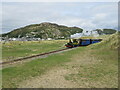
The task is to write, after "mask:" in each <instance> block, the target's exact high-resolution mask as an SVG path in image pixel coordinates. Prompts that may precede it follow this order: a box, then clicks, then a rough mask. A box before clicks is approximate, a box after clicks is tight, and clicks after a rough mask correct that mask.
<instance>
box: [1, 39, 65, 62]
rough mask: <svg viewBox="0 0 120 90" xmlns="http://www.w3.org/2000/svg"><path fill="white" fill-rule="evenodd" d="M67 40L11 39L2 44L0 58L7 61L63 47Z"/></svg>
mask: <svg viewBox="0 0 120 90" xmlns="http://www.w3.org/2000/svg"><path fill="white" fill-rule="evenodd" d="M65 43H67V40H53V41H27V42H22V41H11V42H8V43H6V44H3V45H2V60H3V61H8V60H12V59H16V58H21V57H25V56H30V55H34V54H39V53H44V52H48V51H52V50H57V49H61V48H65V47H64V44H65Z"/></svg>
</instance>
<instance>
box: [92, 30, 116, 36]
mask: <svg viewBox="0 0 120 90" xmlns="http://www.w3.org/2000/svg"><path fill="white" fill-rule="evenodd" d="M94 31H97V32H98V34H99V35H103V34H105V35H109V34H113V33H115V32H116V30H115V29H102V30H101V29H96V30H94Z"/></svg>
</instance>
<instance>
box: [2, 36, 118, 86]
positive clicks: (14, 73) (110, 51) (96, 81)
mask: <svg viewBox="0 0 120 90" xmlns="http://www.w3.org/2000/svg"><path fill="white" fill-rule="evenodd" d="M111 38H112V39H114V40H116V39H117V37H116V35H115V36H114V35H113V36H110V37H109V38H108V39H106V40H105V41H102V42H101V43H97V44H93V45H90V46H87V47H79V48H75V49H73V50H70V51H66V52H62V53H59V54H53V55H51V56H49V57H46V58H41V59H36V60H33V61H30V62H26V63H23V64H19V65H17V66H13V67H8V68H4V69H3V70H2V75H3V80H2V81H3V85H2V87H3V88H16V87H19V85H20V83H21V82H23V81H26V80H29V79H30V78H35V77H37V76H41V75H44V74H45V73H46V72H48V71H50V70H52V69H53V68H54V67H63V68H64V69H65V70H68V71H70V73H67V74H66V75H64V76H63V77H64V79H65V80H67V81H72V82H74V83H76V84H77V86H78V87H76V88H117V87H118V51H117V48H113V45H114V46H115V47H117V41H116V42H114V43H113V42H112V40H111ZM29 82H31V81H29ZM54 82H55V81H54ZM54 82H53V83H54ZM61 83H63V82H61Z"/></svg>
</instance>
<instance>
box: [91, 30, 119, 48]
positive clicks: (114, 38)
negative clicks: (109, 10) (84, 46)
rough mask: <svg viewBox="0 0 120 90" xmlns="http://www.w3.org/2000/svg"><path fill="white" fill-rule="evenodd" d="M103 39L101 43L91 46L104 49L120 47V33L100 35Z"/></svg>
mask: <svg viewBox="0 0 120 90" xmlns="http://www.w3.org/2000/svg"><path fill="white" fill-rule="evenodd" d="M100 38H101V39H103V41H102V42H101V43H96V44H93V45H91V46H90V47H91V48H102V49H118V48H119V41H118V39H119V38H120V33H119V32H116V33H115V34H112V35H104V36H101V37H100Z"/></svg>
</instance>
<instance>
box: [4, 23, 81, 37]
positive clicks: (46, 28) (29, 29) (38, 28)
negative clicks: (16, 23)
mask: <svg viewBox="0 0 120 90" xmlns="http://www.w3.org/2000/svg"><path fill="white" fill-rule="evenodd" d="M82 31H83V29H81V28H78V27H67V26H63V25H58V24H54V23H48V22H44V23H41V24H32V25H28V26H25V27H22V28H18V29H15V30H13V31H11V32H9V33H6V34H3V35H2V36H3V37H5V36H8V37H9V38H13V37H14V38H17V37H20V38H21V37H35V38H41V39H47V38H53V39H59V38H68V37H70V35H72V34H75V33H82Z"/></svg>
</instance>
